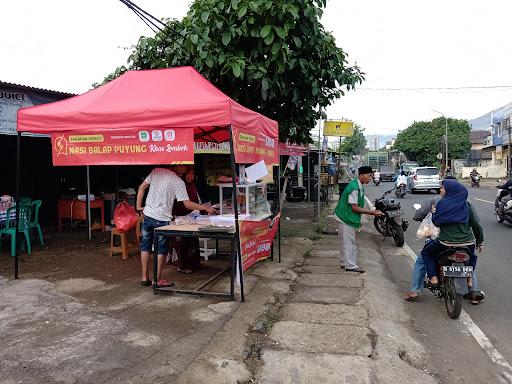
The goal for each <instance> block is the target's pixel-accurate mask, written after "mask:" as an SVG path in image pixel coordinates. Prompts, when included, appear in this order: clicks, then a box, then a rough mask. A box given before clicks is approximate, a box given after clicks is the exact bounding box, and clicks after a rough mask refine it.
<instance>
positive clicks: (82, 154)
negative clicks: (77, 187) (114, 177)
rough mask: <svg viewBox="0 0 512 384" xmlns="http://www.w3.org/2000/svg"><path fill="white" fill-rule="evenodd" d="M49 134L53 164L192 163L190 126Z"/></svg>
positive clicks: (192, 136)
mask: <svg viewBox="0 0 512 384" xmlns="http://www.w3.org/2000/svg"><path fill="white" fill-rule="evenodd" d="M51 137H52V153H53V156H52V157H53V164H54V165H63V166H66V165H68V166H77V165H123V164H192V163H193V162H194V130H193V128H180V129H171V128H169V129H140V130H114V131H101V130H98V131H97V133H91V132H90V131H87V132H80V131H69V132H59V133H52V135H51Z"/></svg>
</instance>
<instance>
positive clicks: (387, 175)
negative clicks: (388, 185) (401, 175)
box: [379, 165, 395, 181]
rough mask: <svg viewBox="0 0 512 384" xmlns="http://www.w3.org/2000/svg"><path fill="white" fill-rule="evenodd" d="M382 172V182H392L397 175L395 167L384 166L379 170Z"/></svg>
mask: <svg viewBox="0 0 512 384" xmlns="http://www.w3.org/2000/svg"><path fill="white" fill-rule="evenodd" d="M379 171H380V181H392V180H393V176H394V175H395V167H393V166H391V165H382V166H381V167H380V168H379Z"/></svg>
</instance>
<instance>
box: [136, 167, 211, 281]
mask: <svg viewBox="0 0 512 384" xmlns="http://www.w3.org/2000/svg"><path fill="white" fill-rule="evenodd" d="M148 188H149V192H148V196H147V197H146V206H145V207H142V200H143V198H144V193H145V191H146V189H148ZM174 200H177V201H182V202H183V204H184V205H185V207H186V208H188V209H191V210H194V209H197V210H200V211H206V212H208V214H212V213H214V212H215V210H214V209H213V208H212V207H210V206H209V205H202V204H196V203H194V202H192V201H190V200H189V198H188V194H187V189H186V187H185V182H184V181H183V180H182V179H180V178H179V177H178V176H177V175H176V174H175V173H174V172H172V171H171V170H169V169H165V168H155V169H153V171H151V173H150V174H149V176H148V177H146V179H145V180H144V181H143V182H142V184H141V185H140V186H139V190H138V191H137V210H138V211H143V212H144V221H143V223H142V241H141V242H140V249H141V255H140V260H141V263H142V280H141V284H142V285H151V281H150V280H149V275H148V267H149V256H150V254H151V249H152V246H153V240H154V230H155V228H158V227H162V226H164V225H169V223H170V222H171V220H172V206H173V204H174ZM154 252H155V253H157V254H158V259H157V260H158V261H157V262H158V273H157V275H158V279H157V284H158V285H168V284H167V282H166V281H163V280H160V276H161V274H162V270H163V267H164V265H165V256H166V255H167V252H168V238H167V237H163V236H160V237H159V238H158V249H155V250H154Z"/></svg>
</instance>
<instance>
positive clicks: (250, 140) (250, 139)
mask: <svg viewBox="0 0 512 384" xmlns="http://www.w3.org/2000/svg"><path fill="white" fill-rule="evenodd" d="M238 137H239V138H240V141H246V142H248V143H255V142H256V136H253V135H248V134H247V133H240V135H239V136H238Z"/></svg>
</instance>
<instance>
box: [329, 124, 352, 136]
mask: <svg viewBox="0 0 512 384" xmlns="http://www.w3.org/2000/svg"><path fill="white" fill-rule="evenodd" d="M353 133H354V122H353V121H344V120H326V121H324V136H338V137H347V136H352V134H353Z"/></svg>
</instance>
